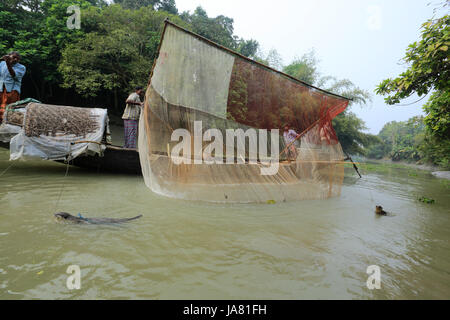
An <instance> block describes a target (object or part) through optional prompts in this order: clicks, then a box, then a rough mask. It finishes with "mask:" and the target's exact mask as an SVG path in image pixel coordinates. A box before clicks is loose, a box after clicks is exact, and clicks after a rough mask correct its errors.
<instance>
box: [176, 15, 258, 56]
mask: <svg viewBox="0 0 450 320" xmlns="http://www.w3.org/2000/svg"><path fill="white" fill-rule="evenodd" d="M180 17H181V19H183V20H184V21H185V22H187V23H188V24H189V26H190V29H191V30H192V31H193V32H195V33H197V34H199V35H201V36H203V37H205V38H207V39H209V40H211V41H214V42H216V43H218V44H220V45H222V46H224V47H227V48H229V49H231V50H235V51H237V52H239V53H241V54H242V55H245V56H247V57H253V56H254V55H255V53H256V51H257V50H258V47H259V44H258V42H257V41H256V40H253V39H251V40H244V39H243V38H238V37H237V36H235V35H233V32H234V27H233V23H234V21H233V19H232V18H229V17H226V16H223V15H219V16H217V17H215V18H210V17H208V14H207V13H206V11H205V10H204V9H203V8H202V7H200V6H199V7H197V8H196V9H195V11H194V13H193V14H189V12H183V13H182V14H180Z"/></svg>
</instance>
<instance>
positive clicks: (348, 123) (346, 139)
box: [333, 110, 379, 155]
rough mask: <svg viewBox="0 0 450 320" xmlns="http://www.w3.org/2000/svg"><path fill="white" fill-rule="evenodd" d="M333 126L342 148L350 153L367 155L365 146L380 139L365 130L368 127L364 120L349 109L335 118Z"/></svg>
mask: <svg viewBox="0 0 450 320" xmlns="http://www.w3.org/2000/svg"><path fill="white" fill-rule="evenodd" d="M333 128H334V130H335V131H336V134H337V135H338V137H339V142H340V143H341V145H342V148H343V149H344V151H345V152H347V153H349V154H360V155H365V154H366V150H365V148H367V147H369V146H370V145H372V144H374V143H377V142H378V141H379V139H378V138H377V137H376V136H374V135H372V134H368V133H365V132H363V131H364V130H366V129H367V128H366V126H365V124H364V121H363V120H361V119H360V118H358V117H357V116H356V115H355V114H354V113H353V112H350V111H347V110H346V111H344V112H342V113H341V114H339V115H338V116H337V117H336V118H334V119H333Z"/></svg>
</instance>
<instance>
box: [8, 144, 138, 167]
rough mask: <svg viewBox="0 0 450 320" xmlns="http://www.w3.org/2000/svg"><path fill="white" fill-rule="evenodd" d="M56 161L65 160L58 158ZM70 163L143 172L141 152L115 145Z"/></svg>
mask: <svg viewBox="0 0 450 320" xmlns="http://www.w3.org/2000/svg"><path fill="white" fill-rule="evenodd" d="M0 147H2V148H5V149H9V142H0ZM56 162H63V161H61V160H56ZM70 164H71V165H74V166H77V167H80V168H86V169H89V170H95V171H97V172H111V173H123V174H138V175H141V174H142V171H141V164H140V161H139V152H138V151H137V150H136V149H127V148H122V147H119V146H113V145H108V146H106V150H105V151H104V154H103V157H99V156H98V155H95V156H90V155H85V156H79V157H77V158H75V159H73V160H72V161H71V162H70Z"/></svg>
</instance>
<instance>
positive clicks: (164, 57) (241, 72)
mask: <svg viewBox="0 0 450 320" xmlns="http://www.w3.org/2000/svg"><path fill="white" fill-rule="evenodd" d="M347 105H348V100H347V99H344V98H342V97H339V96H336V95H333V94H329V93H326V92H324V91H321V90H319V89H317V88H313V87H311V86H308V85H306V84H303V83H301V82H299V81H296V80H295V79H292V78H290V77H289V76H287V75H285V74H282V73H280V72H277V71H275V70H271V69H270V68H268V67H264V66H262V65H259V64H256V63H254V62H252V61H249V60H248V59H245V58H243V57H241V56H239V55H237V54H234V53H232V52H229V51H227V50H225V49H224V48H221V47H219V46H217V45H215V44H213V43H210V42H208V41H207V40H205V39H202V38H201V37H199V36H197V35H195V34H192V33H189V32H187V31H186V30H183V29H181V28H179V27H177V26H175V25H172V24H171V23H166V27H165V31H164V34H163V39H162V43H161V47H160V51H159V56H158V59H157V60H156V62H155V66H154V71H153V74H152V77H151V81H150V84H149V86H148V88H147V91H146V99H145V107H144V110H143V114H142V116H141V118H140V124H139V154H140V158H141V167H142V171H143V175H144V180H145V183H146V185H147V186H148V187H149V188H150V189H151V190H153V191H154V192H156V193H159V194H163V195H166V196H171V197H176V198H183V199H192V200H205V201H215V202H266V201H268V200H275V201H290V200H302V199H325V198H328V197H332V196H337V195H339V194H340V191H341V185H342V181H343V170H344V169H343V165H342V161H343V159H344V158H345V156H344V154H343V151H342V148H341V146H340V144H339V141H338V139H337V136H336V133H335V131H334V129H333V127H332V125H331V120H332V119H333V118H334V117H335V116H336V115H338V114H339V113H340V112H342V111H344V110H345V108H346V107H347ZM286 126H288V127H289V129H291V130H293V131H295V133H296V134H299V136H297V139H296V142H295V143H292V140H293V139H292V138H290V139H286V138H285V137H283V132H284V131H285V130H284V129H285V127H286ZM275 129H278V131H279V132H280V134H279V135H276V134H274V133H275ZM294 137H295V135H294ZM255 146H256V152H255V151H254V150H255ZM268 161H272V162H271V163H270V162H268ZM270 166H272V167H273V168H276V170H275V171H273V172H272V173H271V174H262V172H263V169H267V168H269V167H270Z"/></svg>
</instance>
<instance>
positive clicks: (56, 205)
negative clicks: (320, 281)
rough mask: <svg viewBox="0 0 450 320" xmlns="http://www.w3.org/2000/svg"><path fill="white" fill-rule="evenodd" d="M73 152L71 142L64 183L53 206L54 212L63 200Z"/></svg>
mask: <svg viewBox="0 0 450 320" xmlns="http://www.w3.org/2000/svg"><path fill="white" fill-rule="evenodd" d="M71 152H72V147H71V144H69V154H68V155H67V157H66V161H65V162H66V173H65V174H64V177H63V185H62V187H61V190H60V191H59V196H58V200H56V203H55V206H54V208H53V212H56V209H57V208H58V205H59V201H60V200H61V196H62V193H63V190H64V187H65V186H66V177H67V175H68V173H69V165H70V160H71V158H70V154H71Z"/></svg>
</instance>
